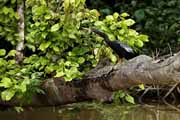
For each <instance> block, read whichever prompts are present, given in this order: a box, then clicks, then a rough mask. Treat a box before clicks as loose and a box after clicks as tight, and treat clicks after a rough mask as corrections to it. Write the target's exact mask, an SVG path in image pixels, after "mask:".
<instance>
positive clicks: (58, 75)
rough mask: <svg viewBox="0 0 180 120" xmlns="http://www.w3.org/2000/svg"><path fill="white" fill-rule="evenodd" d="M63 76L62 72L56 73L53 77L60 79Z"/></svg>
mask: <svg viewBox="0 0 180 120" xmlns="http://www.w3.org/2000/svg"><path fill="white" fill-rule="evenodd" d="M64 75H65V73H64V72H63V71H56V75H55V77H62V76H64Z"/></svg>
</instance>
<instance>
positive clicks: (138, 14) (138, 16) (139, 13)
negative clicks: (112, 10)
mask: <svg viewBox="0 0 180 120" xmlns="http://www.w3.org/2000/svg"><path fill="white" fill-rule="evenodd" d="M134 16H135V17H136V20H137V21H141V20H143V19H144V18H145V13H144V9H139V10H136V11H135V13H134Z"/></svg>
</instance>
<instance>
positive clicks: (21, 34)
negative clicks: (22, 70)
mask: <svg viewBox="0 0 180 120" xmlns="http://www.w3.org/2000/svg"><path fill="white" fill-rule="evenodd" d="M17 13H18V15H19V16H20V18H19V21H18V33H19V42H18V44H17V46H16V63H18V64H19V63H20V62H21V61H22V60H23V56H24V55H23V52H22V51H23V50H24V28H25V27H24V1H22V2H21V3H19V4H18V5H17Z"/></svg>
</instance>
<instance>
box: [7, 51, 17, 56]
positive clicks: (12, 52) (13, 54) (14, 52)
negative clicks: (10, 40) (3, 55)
mask: <svg viewBox="0 0 180 120" xmlns="http://www.w3.org/2000/svg"><path fill="white" fill-rule="evenodd" d="M14 56H16V50H11V51H9V53H8V55H7V57H14Z"/></svg>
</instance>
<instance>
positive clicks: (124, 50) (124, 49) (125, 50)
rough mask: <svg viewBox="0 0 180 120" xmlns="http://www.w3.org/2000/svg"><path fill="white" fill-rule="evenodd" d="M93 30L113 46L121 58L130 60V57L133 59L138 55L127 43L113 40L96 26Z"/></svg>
mask: <svg viewBox="0 0 180 120" xmlns="http://www.w3.org/2000/svg"><path fill="white" fill-rule="evenodd" d="M91 31H92V32H94V33H96V34H98V35H99V36H101V37H103V38H104V40H105V42H106V44H107V45H108V46H109V47H111V48H112V49H113V51H114V52H115V53H116V54H118V56H119V58H125V59H127V60H128V59H131V58H133V57H135V56H137V54H136V53H135V52H134V50H133V49H132V48H131V47H129V46H128V45H127V44H125V43H122V42H120V41H118V40H114V41H111V40H110V39H109V37H108V36H107V35H106V34H105V33H103V32H101V31H99V30H97V29H95V28H91Z"/></svg>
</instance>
